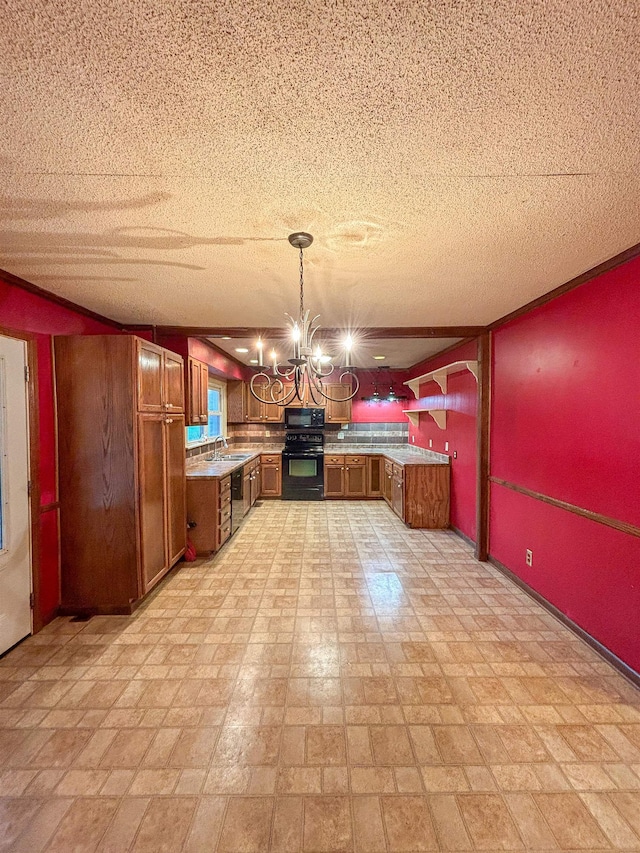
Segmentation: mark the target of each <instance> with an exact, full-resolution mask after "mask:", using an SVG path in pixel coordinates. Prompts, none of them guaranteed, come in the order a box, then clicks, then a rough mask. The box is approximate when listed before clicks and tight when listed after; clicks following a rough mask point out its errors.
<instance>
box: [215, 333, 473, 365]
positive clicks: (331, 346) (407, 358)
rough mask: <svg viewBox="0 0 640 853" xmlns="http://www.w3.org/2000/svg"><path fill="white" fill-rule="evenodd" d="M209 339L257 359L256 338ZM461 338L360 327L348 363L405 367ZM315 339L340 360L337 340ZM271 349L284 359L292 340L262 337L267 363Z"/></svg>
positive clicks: (246, 357)
mask: <svg viewBox="0 0 640 853" xmlns="http://www.w3.org/2000/svg"><path fill="white" fill-rule="evenodd" d="M209 340H210V341H211V343H212V344H214V345H215V346H217V347H218V348H219V349H222V350H224V351H225V352H228V353H229V354H230V355H232V356H233V358H235V359H237V360H238V361H241V362H242V363H243V364H250V363H251V359H257V357H258V352H257V349H256V338H231V339H225V338H221V337H210V338H209ZM460 340H461V339H460V338H382V339H371V338H367V336H366V333H365V332H364V331H363V332H362V333H361V334H360V335H358V336H356V337H355V339H354V345H353V350H352V358H351V363H352V365H353V366H354V367H359V368H363V369H366V370H377V369H378V368H385V369H387V368H399V369H405V368H407V367H413V365H414V364H418V363H419V362H421V361H424V360H425V359H427V358H428V357H429V356H431V355H435V354H436V353H438V352H441V351H442V350H443V349H445V348H446V347H448V346H451V345H452V344H455V343H457V342H458V341H460ZM317 343H318V344H319V345H320V346H321V349H322V351H323V352H325V353H327V354H329V355H331V356H334V361H335V362H336V364H338V363H341V358H342V357H343V355H344V350H343V349H342V348H341V347H340V346H339V342H336V341H334V340H331V341H323V340H322V338H321V337H320V333H318V340H317ZM336 344H338V345H336ZM237 347H241V348H244V349H248V350H249V352H247V353H239V352H237V351H236V348H237ZM272 350H275V352H276V354H277V356H278V361H282V362H286V361H287V359H288V358H289V356H290V355H291V352H290V350H291V344H290V342H288V341H286V340H285V341H283V340H269V339H268V338H265V340H264V350H263V352H264V360H265V362H268V363H270V354H271V352H272ZM376 355H377V356H380V355H383V356H384V359H376V358H374V356H376Z"/></svg>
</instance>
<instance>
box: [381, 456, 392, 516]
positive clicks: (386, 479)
mask: <svg viewBox="0 0 640 853" xmlns="http://www.w3.org/2000/svg"><path fill="white" fill-rule="evenodd" d="M382 496H383V498H384V499H385V501H386V502H387V503H388V504H389V506H391V504H392V503H393V465H391V464H390V463H389V462H385V465H384V476H383V479H382Z"/></svg>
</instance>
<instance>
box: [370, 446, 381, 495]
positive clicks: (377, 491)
mask: <svg viewBox="0 0 640 853" xmlns="http://www.w3.org/2000/svg"><path fill="white" fill-rule="evenodd" d="M383 478H384V458H383V457H382V456H367V497H368V498H381V497H382V489H383V482H382V481H383Z"/></svg>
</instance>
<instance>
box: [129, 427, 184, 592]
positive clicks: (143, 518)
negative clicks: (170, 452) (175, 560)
mask: <svg viewBox="0 0 640 853" xmlns="http://www.w3.org/2000/svg"><path fill="white" fill-rule="evenodd" d="M164 420H165V418H164V415H161V414H142V415H138V489H139V496H140V510H139V512H140V551H141V565H142V586H143V589H144V591H145V592H147V590H149V589H151V587H152V586H153V585H154V583H156V582H157V581H158V580H160V578H161V577H162V575H163V574H164V573H165V571H166V569H167V568H168V562H167V551H168V549H167V506H166V489H165V455H166V450H165V443H166V442H165V437H166V433H165V429H166V427H165V423H164ZM182 438H183V442H184V431H183V433H182Z"/></svg>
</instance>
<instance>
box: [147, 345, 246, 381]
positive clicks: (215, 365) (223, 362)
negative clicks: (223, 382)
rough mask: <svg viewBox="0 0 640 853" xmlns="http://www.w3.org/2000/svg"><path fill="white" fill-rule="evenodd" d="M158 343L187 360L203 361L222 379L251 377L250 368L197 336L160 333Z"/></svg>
mask: <svg viewBox="0 0 640 853" xmlns="http://www.w3.org/2000/svg"><path fill="white" fill-rule="evenodd" d="M158 344H159V345H160V346H163V347H166V348H167V349H170V350H172V351H173V352H175V353H178V355H181V356H182V357H183V358H184V360H185V362H186V360H187V357H188V356H192V358H197V359H198V361H203V362H204V363H205V364H208V365H209V367H210V368H211V373H215V374H216V376H220V377H221V378H222V379H245V380H249V379H250V378H251V373H250V371H249V368H246V369H243V368H242V367H240V365H239V364H237V362H235V361H232V360H231V359H230V358H227V357H226V356H225V355H224V354H223V353H221V352H218V351H217V350H215V349H213V347H209V346H207V345H206V344H205V343H203V342H202V341H199V340H198V339H197V338H185V337H183V336H181V335H160V336H159V337H158Z"/></svg>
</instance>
